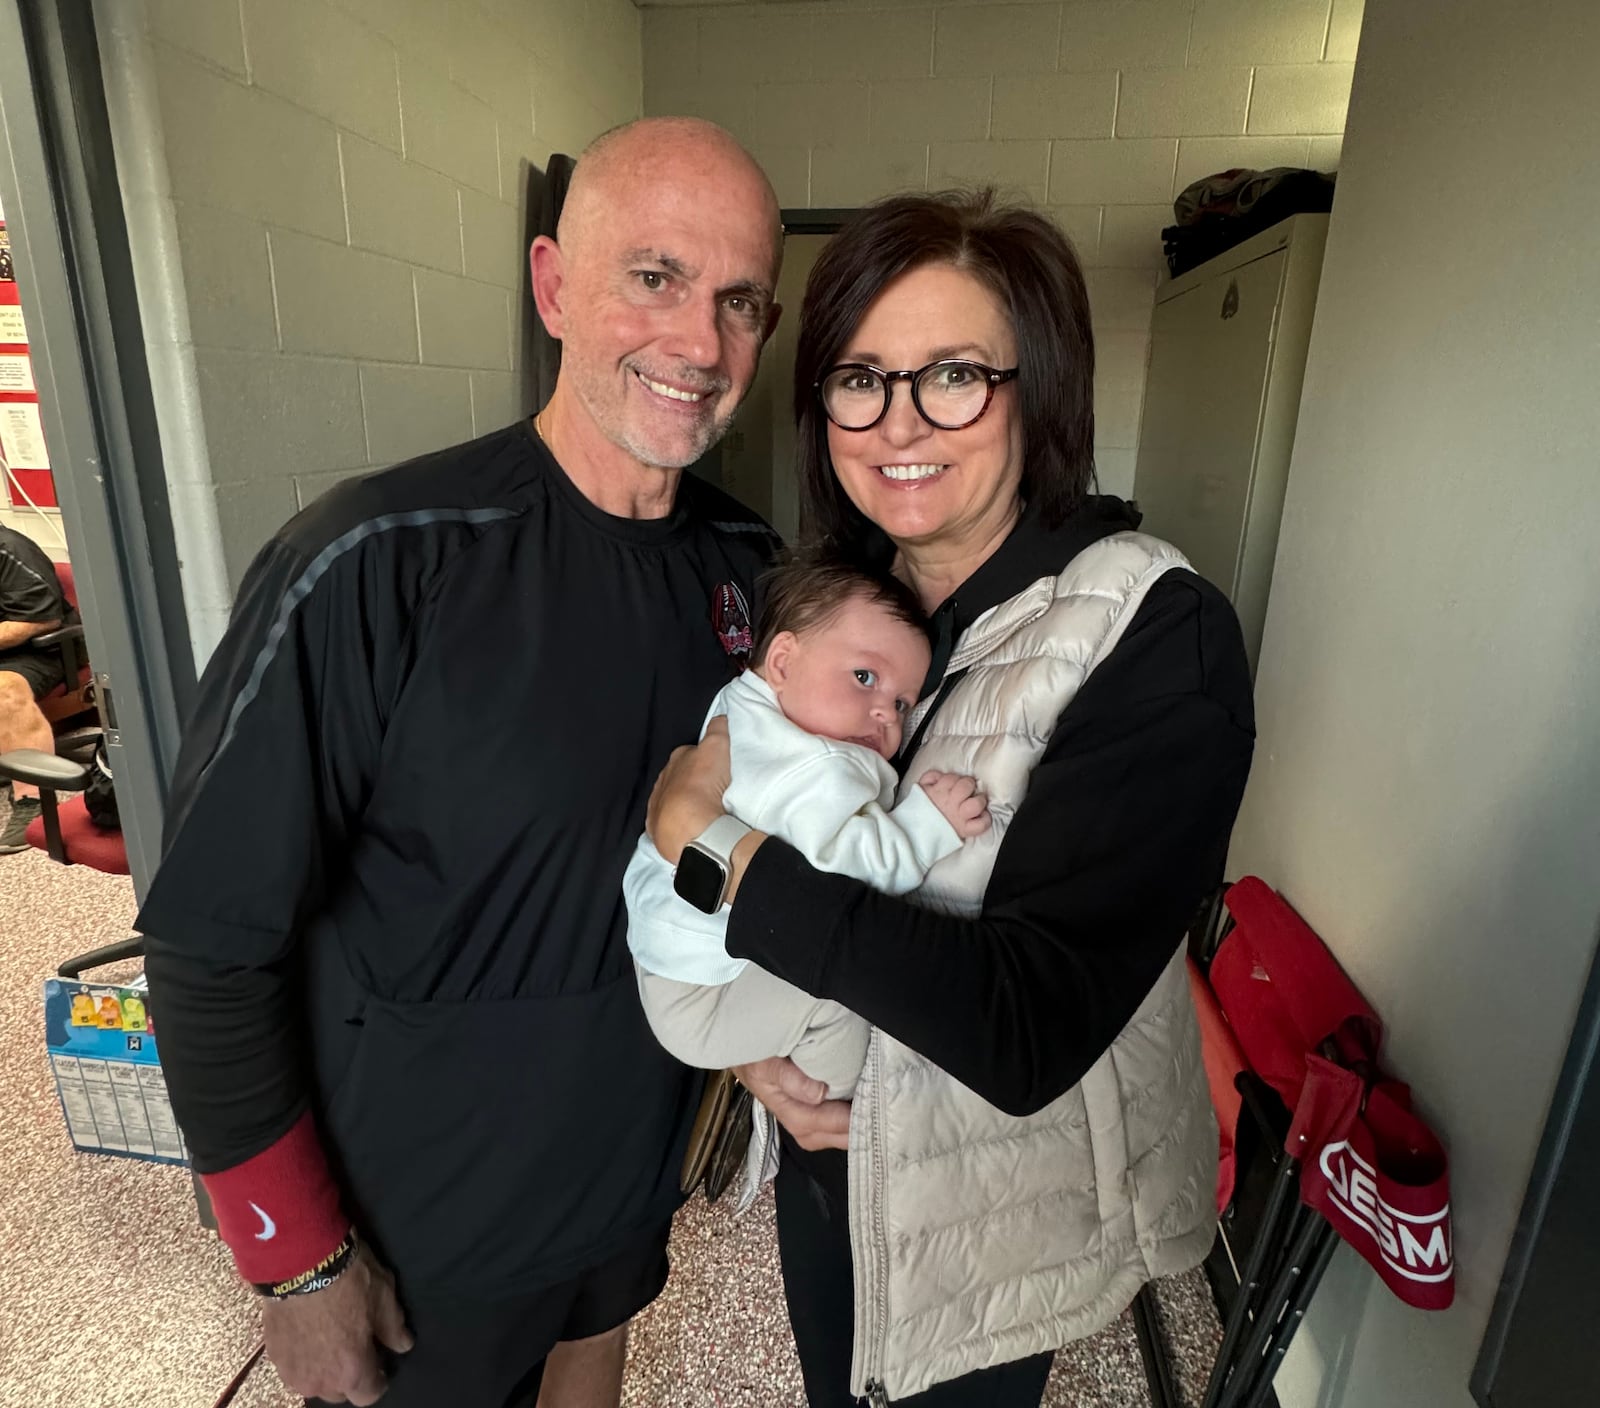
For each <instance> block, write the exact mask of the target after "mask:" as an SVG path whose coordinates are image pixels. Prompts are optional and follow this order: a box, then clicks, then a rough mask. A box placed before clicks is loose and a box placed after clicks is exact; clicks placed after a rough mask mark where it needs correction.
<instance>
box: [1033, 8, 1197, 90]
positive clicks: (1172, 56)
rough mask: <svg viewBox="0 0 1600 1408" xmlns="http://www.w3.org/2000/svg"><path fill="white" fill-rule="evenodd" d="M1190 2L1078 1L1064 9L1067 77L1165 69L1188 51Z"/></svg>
mask: <svg viewBox="0 0 1600 1408" xmlns="http://www.w3.org/2000/svg"><path fill="white" fill-rule="evenodd" d="M1191 17H1192V0H1079V3H1074V4H1069V5H1065V6H1063V7H1062V12H1061V47H1060V53H1059V55H1058V58H1057V63H1056V67H1057V68H1059V69H1061V70H1062V71H1063V72H1079V71H1085V70H1087V71H1096V70H1115V69H1130V68H1167V67H1171V66H1173V65H1175V64H1181V63H1182V62H1183V61H1184V57H1185V55H1186V54H1187V53H1188V50H1189V25H1190V20H1191Z"/></svg>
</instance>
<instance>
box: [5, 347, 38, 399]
mask: <svg viewBox="0 0 1600 1408" xmlns="http://www.w3.org/2000/svg"><path fill="white" fill-rule="evenodd" d="M37 390H38V387H36V386H35V385H34V384H33V361H32V359H31V358H30V357H29V356H28V355H27V354H26V353H24V352H0V391H37Z"/></svg>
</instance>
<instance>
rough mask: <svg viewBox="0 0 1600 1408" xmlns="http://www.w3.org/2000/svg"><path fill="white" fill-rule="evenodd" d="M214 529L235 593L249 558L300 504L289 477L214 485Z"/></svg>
mask: <svg viewBox="0 0 1600 1408" xmlns="http://www.w3.org/2000/svg"><path fill="white" fill-rule="evenodd" d="M216 502H217V532H218V534H219V535H220V536H221V538H222V564H223V568H224V570H225V571H226V572H227V576H228V586H229V588H230V589H231V590H232V591H233V592H234V593H235V594H237V592H238V590H239V584H240V583H241V582H242V581H244V574H245V572H246V571H248V570H249V567H250V563H251V561H252V560H253V559H254V558H255V555H256V554H257V553H258V552H260V551H261V548H262V545H263V544H264V543H265V542H266V541H267V539H268V538H270V537H271V536H272V535H273V533H275V532H276V531H277V530H278V528H279V527H281V526H282V525H283V524H285V523H287V522H288V521H289V520H290V519H291V518H293V517H294V516H295V513H296V512H297V511H298V509H299V507H300V502H299V499H298V498H297V497H296V496H295V486H294V483H293V481H292V480H290V479H287V478H285V479H258V480H251V481H248V482H243V483H237V484H218V485H217V486H216Z"/></svg>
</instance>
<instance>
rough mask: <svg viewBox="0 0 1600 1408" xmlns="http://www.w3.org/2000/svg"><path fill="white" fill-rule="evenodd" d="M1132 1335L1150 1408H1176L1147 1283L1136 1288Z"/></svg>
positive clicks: (1175, 1392)
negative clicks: (1147, 1386)
mask: <svg viewBox="0 0 1600 1408" xmlns="http://www.w3.org/2000/svg"><path fill="white" fill-rule="evenodd" d="M1132 1308H1133V1332H1134V1335H1135V1336H1136V1338H1137V1339H1138V1341H1139V1355H1140V1357H1141V1358H1142V1359H1143V1360H1144V1378H1145V1383H1146V1384H1147V1385H1149V1388H1150V1403H1151V1405H1152V1408H1179V1405H1178V1394H1177V1391H1176V1389H1175V1388H1174V1387H1173V1384H1172V1371H1171V1369H1170V1368H1169V1367H1168V1365H1167V1351H1166V1347H1165V1345H1164V1343H1163V1341H1162V1339H1161V1322H1160V1320H1159V1319H1158V1318H1157V1316H1156V1298H1155V1293H1154V1292H1153V1291H1152V1290H1151V1289H1150V1285H1149V1282H1146V1283H1145V1284H1144V1285H1142V1286H1140V1287H1139V1294H1138V1295H1136V1296H1135V1297H1134V1298H1133V1307H1132Z"/></svg>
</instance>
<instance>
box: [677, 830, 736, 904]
mask: <svg viewBox="0 0 1600 1408" xmlns="http://www.w3.org/2000/svg"><path fill="white" fill-rule="evenodd" d="M725 879H726V877H725V876H724V875H723V872H722V867H721V866H720V865H719V864H717V862H716V861H714V860H713V859H712V858H711V857H710V856H708V855H707V854H706V853H705V852H704V851H702V850H700V849H698V848H697V847H695V846H685V847H684V848H683V854H682V855H681V856H680V857H679V858H678V869H677V873H676V874H674V875H673V877H672V888H673V889H674V890H676V891H677V892H678V895H679V897H680V898H682V899H685V900H688V902H689V903H690V904H692V905H693V906H694V907H695V908H696V909H699V910H703V911H704V912H705V913H707V914H715V913H716V912H717V910H718V909H719V908H720V907H721V904H722V887H723V883H724V881H725Z"/></svg>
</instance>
